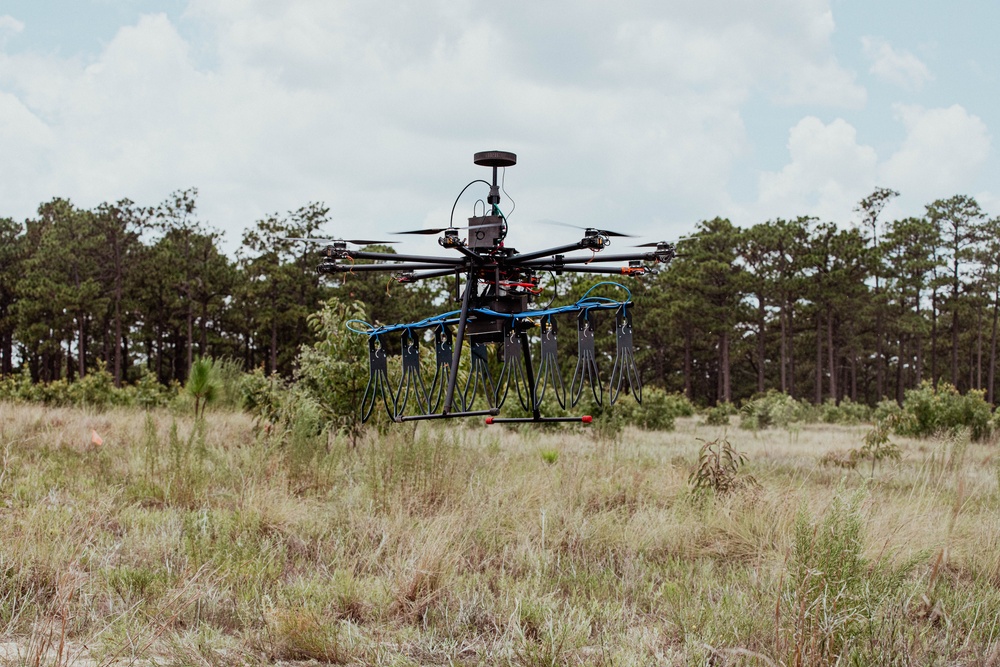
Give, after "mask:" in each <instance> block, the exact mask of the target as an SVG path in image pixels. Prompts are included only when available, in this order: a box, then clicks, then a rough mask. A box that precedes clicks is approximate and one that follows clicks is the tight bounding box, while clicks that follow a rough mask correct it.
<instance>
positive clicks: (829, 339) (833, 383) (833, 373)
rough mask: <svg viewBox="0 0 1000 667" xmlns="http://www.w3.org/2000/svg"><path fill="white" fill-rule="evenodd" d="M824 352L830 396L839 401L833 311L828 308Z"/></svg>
mask: <svg viewBox="0 0 1000 667" xmlns="http://www.w3.org/2000/svg"><path fill="white" fill-rule="evenodd" d="M826 353H827V366H829V367H830V398H832V399H833V400H834V401H836V402H837V403H840V397H839V396H838V395H837V353H836V350H834V349H833V313H832V312H830V309H827V312H826Z"/></svg>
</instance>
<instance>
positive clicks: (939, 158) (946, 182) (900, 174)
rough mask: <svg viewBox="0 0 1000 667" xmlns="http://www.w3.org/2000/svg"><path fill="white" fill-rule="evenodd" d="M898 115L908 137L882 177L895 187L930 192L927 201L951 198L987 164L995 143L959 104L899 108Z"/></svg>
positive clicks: (978, 122) (883, 167)
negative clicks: (937, 107) (928, 107)
mask: <svg viewBox="0 0 1000 667" xmlns="http://www.w3.org/2000/svg"><path fill="white" fill-rule="evenodd" d="M895 111H896V118H897V119H898V120H899V121H900V122H902V124H903V126H904V127H905V128H906V138H905V139H904V140H903V143H902V145H901V146H900V148H899V150H897V151H896V152H895V153H894V154H893V155H892V156H891V157H889V159H888V160H886V161H885V163H884V164H883V165H882V166H881V168H880V174H881V176H882V178H883V179H884V180H885V181H887V182H890V183H893V184H894V185H893V187H895V188H896V189H898V190H907V191H914V192H921V193H925V194H924V196H925V198H926V200H927V201H930V200H932V199H936V198H938V197H944V196H950V195H952V194H955V193H956V192H957V191H959V190H961V189H962V187H963V186H964V184H965V183H966V182H968V181H970V180H972V179H973V178H974V177H975V175H976V174H977V173H978V171H979V170H980V169H981V168H982V166H983V165H984V164H985V163H986V160H987V158H988V157H989V155H990V150H991V143H992V139H991V137H990V133H989V131H988V129H987V127H986V124H985V123H984V122H983V121H982V119H980V118H979V117H977V116H975V115H972V114H970V113H969V112H968V111H966V110H965V109H964V108H962V107H961V106H960V105H957V104H955V105H952V106H950V107H947V108H944V109H924V108H922V107H919V106H907V105H896V107H895Z"/></svg>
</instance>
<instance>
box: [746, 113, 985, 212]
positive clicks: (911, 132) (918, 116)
mask: <svg viewBox="0 0 1000 667" xmlns="http://www.w3.org/2000/svg"><path fill="white" fill-rule="evenodd" d="M895 110H896V119H897V120H898V121H899V122H900V123H901V124H902V126H903V129H904V130H905V138H904V139H903V141H902V143H901V144H900V145H899V146H898V147H897V148H896V149H895V150H894V151H892V152H891V153H889V154H888V155H884V156H881V157H880V156H879V155H877V153H876V151H875V149H874V148H873V147H872V146H868V145H866V144H864V143H861V142H859V141H858V137H857V132H856V130H855V128H854V127H853V126H852V125H851V124H850V123H848V122H847V121H845V120H843V119H837V120H834V121H833V122H831V123H824V122H822V121H821V120H819V119H818V118H816V117H814V116H807V117H805V118H803V119H801V120H800V121H799V122H798V123H796V125H795V126H793V127H792V128H791V130H790V131H789V138H788V153H789V160H788V163H787V164H786V165H785V166H784V167H782V169H781V170H779V171H774V172H765V173H763V174H761V176H760V179H759V187H758V199H757V202H756V203H755V204H754V205H753V206H750V207H747V208H746V209H745V210H740V211H739V212H738V214H739V215H742V216H743V217H746V218H748V219H749V220H750V221H754V220H760V219H767V218H773V217H788V216H795V215H814V216H816V217H819V218H822V219H825V220H833V221H836V222H846V221H848V220H851V219H852V217H853V216H852V210H853V207H854V205H855V204H856V203H857V202H858V201H859V200H860V199H861V198H862V197H864V196H865V195H867V194H868V193H870V192H871V191H872V189H873V188H874V187H875V186H877V185H882V186H886V187H891V188H893V189H895V190H898V191H899V192H900V193H901V195H902V196H901V197H900V198H899V200H898V201H894V202H893V204H892V205H891V206H892V208H891V209H887V210H886V214H887V215H889V216H894V215H904V214H905V215H914V214H917V215H919V214H920V212H921V211H922V210H923V205H924V204H926V203H928V202H931V201H933V200H935V199H939V198H942V197H949V196H951V195H954V194H957V193H961V194H969V193H968V192H965V189H966V185H967V184H968V183H970V182H974V181H975V179H976V177H977V176H978V175H979V173H980V172H981V170H982V169H983V167H984V165H985V164H986V163H987V160H988V158H989V157H990V154H991V137H990V134H989V132H988V131H987V128H986V125H985V124H984V123H983V121H982V120H981V119H980V118H978V117H976V116H974V115H971V114H969V113H968V112H967V111H966V110H965V109H963V108H962V107H961V106H958V105H953V106H951V107H947V108H938V109H923V108H921V107H917V106H905V105H897V106H896V107H895ZM977 196H978V197H981V198H982V199H981V203H982V204H983V205H984V208H985V209H986V210H992V208H991V206H993V205H994V204H995V201H996V198H995V197H994V196H992V195H991V194H990V193H989V192H982V193H979V195H977Z"/></svg>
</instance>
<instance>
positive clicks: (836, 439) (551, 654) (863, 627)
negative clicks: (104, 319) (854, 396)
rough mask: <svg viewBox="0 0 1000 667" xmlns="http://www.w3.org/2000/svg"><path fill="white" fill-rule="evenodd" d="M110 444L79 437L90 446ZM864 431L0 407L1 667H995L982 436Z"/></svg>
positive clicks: (993, 554)
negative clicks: (702, 465)
mask: <svg viewBox="0 0 1000 667" xmlns="http://www.w3.org/2000/svg"><path fill="white" fill-rule="evenodd" d="M92 430H94V431H96V432H97V433H98V434H99V435H100V436H101V438H103V444H102V445H95V444H93V442H92V438H91V431H92ZM864 432H865V427H863V426H862V427H836V426H815V427H813V426H805V427H802V428H800V429H799V430H797V431H794V432H789V431H785V430H773V431H764V432H761V433H756V434H755V433H751V432H744V431H735V430H730V431H729V433H728V435H727V437H728V438H729V440H730V441H731V442H732V443H733V445H734V446H736V447H737V448H738V449H739V450H740V451H743V452H746V454H747V456H748V459H749V463H748V465H747V469H748V472H749V473H750V474H752V475H753V476H754V477H755V478H756V480H757V481H758V482H759V483H760V486H759V487H756V488H747V489H746V490H743V491H738V492H735V493H733V494H730V495H727V496H725V497H718V498H716V497H713V496H711V495H707V496H706V495H704V494H701V495H697V494H692V493H691V492H690V489H689V486H688V481H687V479H688V475H689V474H690V472H691V469H692V466H693V465H694V463H695V458H696V456H697V452H698V449H699V446H700V443H699V441H698V440H697V438H703V439H714V438H716V437H718V436H719V435H721V434H722V431H721V429H718V428H714V427H707V426H704V425H700V424H699V423H698V421H697V420H695V419H687V420H680V421H679V422H678V427H677V430H676V431H673V432H670V433H647V432H641V431H633V430H626V431H625V432H624V433H623V434H621V436H620V437H610V436H609V437H608V438H607V439H604V440H602V439H601V437H600V435H599V434H598V433H596V432H588V431H579V430H550V431H538V430H527V429H524V430H508V429H504V428H497V427H489V428H487V427H484V426H481V425H480V424H467V425H464V426H462V425H453V426H450V427H447V428H441V427H439V426H436V425H433V424H421V425H419V426H417V427H416V428H414V427H412V426H400V427H393V430H390V431H389V432H388V433H387V434H385V435H382V436H379V435H377V434H374V433H373V434H370V435H369V436H368V438H367V439H366V440H365V441H364V442H362V443H361V445H360V446H359V447H358V448H357V449H352V448H351V447H350V446H349V445H348V444H346V443H344V442H340V441H337V440H335V439H331V440H329V441H328V440H326V439H325V438H319V439H316V438H314V439H311V440H310V439H308V438H305V439H303V438H298V439H296V440H294V441H288V442H284V443H282V442H278V441H277V440H276V439H274V438H271V437H268V436H259V437H258V436H257V435H255V434H254V432H253V430H252V425H251V422H250V420H249V418H247V417H245V416H243V415H239V414H226V413H215V414H209V415H208V419H207V422H206V423H205V424H204V425H203V426H200V427H199V426H196V425H195V424H193V423H191V422H190V421H187V417H183V418H182V417H174V416H172V415H171V414H169V413H167V412H157V413H153V414H151V415H148V416H147V415H146V414H145V413H142V412H138V411H122V412H109V413H102V414H88V413H86V412H83V411H79V410H63V409H59V410H55V409H45V408H41V407H35V406H23V405H8V404H3V405H0V465H2V469H0V535H2V536H3V537H2V542H0V664H14V665H68V664H80V665H85V664H86V665H89V664H95V665H100V664H106V665H111V664H147V663H148V664H152V663H153V662H156V663H158V664H178V665H180V664H184V665H187V664H208V665H216V664H218V665H230V664H262V663H264V664H268V663H272V662H282V663H284V662H295V661H305V660H316V661H320V662H329V663H339V664H359V665H360V664H386V665H388V664H398V665H417V664H455V665H459V664H461V665H472V664H489V665H492V664H518V665H648V664H678V665H681V664H685V665H686V664H713V665H823V664H829V665H833V664H886V665H909V664H913V665H925V664H939V665H994V664H1000V658H998V656H1000V618H998V612H997V609H1000V518H998V516H1000V515H998V512H997V510H998V508H1000V493H998V489H997V481H998V472H997V471H998V467H997V461H996V460H995V456H994V454H995V450H994V447H993V446H992V445H970V444H968V443H967V442H965V441H963V440H961V439H953V440H943V441H932V440H927V441H908V440H901V441H898V442H899V444H900V445H901V447H902V449H903V453H904V454H903V460H902V461H901V462H900V463H898V464H892V465H887V466H884V467H880V468H878V469H877V471H876V474H875V476H874V479H873V480H869V479H868V475H867V473H866V474H864V475H863V474H860V473H858V472H854V471H851V470H843V469H840V468H836V467H824V466H821V465H820V464H819V461H820V459H821V458H822V457H823V455H824V454H826V453H828V452H831V451H842V450H845V449H849V448H851V447H857V446H859V445H860V443H861V440H862V438H863V435H864Z"/></svg>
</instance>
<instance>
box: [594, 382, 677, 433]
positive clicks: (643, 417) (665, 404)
mask: <svg viewBox="0 0 1000 667" xmlns="http://www.w3.org/2000/svg"><path fill="white" fill-rule="evenodd" d="M611 411H613V412H614V414H615V416H616V417H617V418H618V419H620V420H621V421H622V422H623V423H624V424H629V425H632V426H638V427H639V428H642V429H646V430H647V431H672V430H674V421H675V420H676V419H677V418H678V417H690V416H691V415H693V414H694V413H695V409H694V406H693V405H692V404H691V402H690V401H689V400H687V398H686V397H685V396H683V395H681V394H668V393H667V392H665V391H663V390H662V389H660V388H659V387H643V389H642V403H637V402H636V401H634V400H630V399H627V398H621V399H619V400H618V401H617V402H616V403H615V405H614V407H613V408H611ZM595 416H596V415H595Z"/></svg>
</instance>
